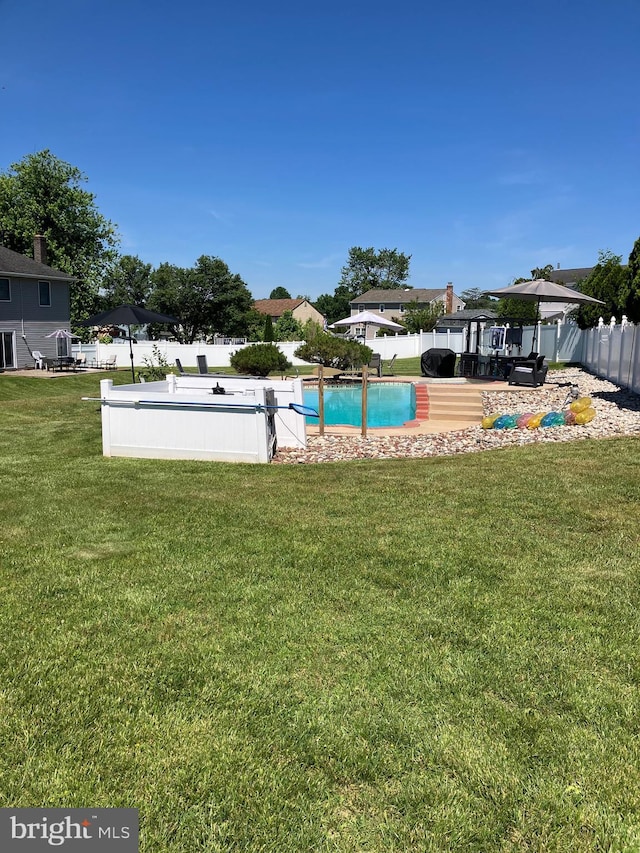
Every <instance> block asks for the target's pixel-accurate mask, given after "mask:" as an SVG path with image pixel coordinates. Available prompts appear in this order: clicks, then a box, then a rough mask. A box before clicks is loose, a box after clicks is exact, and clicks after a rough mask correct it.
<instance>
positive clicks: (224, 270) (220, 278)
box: [149, 255, 253, 343]
mask: <svg viewBox="0 0 640 853" xmlns="http://www.w3.org/2000/svg"><path fill="white" fill-rule="evenodd" d="M151 281H152V293H151V296H150V297H149V307H150V308H152V309H153V310H156V311H160V312H162V313H166V314H171V315H173V316H174V317H177V318H178V319H179V320H180V324H181V330H179V332H178V336H179V337H180V339H181V341H182V343H193V341H194V340H195V339H196V338H198V337H201V336H207V335H212V334H214V333H218V334H221V335H243V334H244V333H245V332H246V331H247V325H248V323H249V320H250V318H251V316H252V308H253V298H252V296H251V293H250V292H249V289H248V288H247V285H246V284H245V283H244V281H243V280H242V279H241V278H240V276H239V275H236V274H233V273H232V272H231V271H230V270H229V267H228V266H227V265H226V264H225V262H224V261H222V260H221V259H220V258H216V257H212V256H209V255H202V256H201V257H200V258H198V260H197V261H196V264H195V266H194V267H192V268H191V269H182V268H180V267H174V266H172V265H171V264H161V265H160V266H159V267H158V269H157V270H155V271H154V272H153V273H152V275H151Z"/></svg>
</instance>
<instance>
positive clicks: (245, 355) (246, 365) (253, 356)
mask: <svg viewBox="0 0 640 853" xmlns="http://www.w3.org/2000/svg"><path fill="white" fill-rule="evenodd" d="M230 361H231V367H233V369H234V370H235V371H236V372H237V373H248V374H250V375H251V376H268V375H269V374H270V373H271V371H278V372H279V373H284V372H285V370H288V369H289V368H290V367H291V362H290V361H287V357H286V355H285V354H284V353H283V352H280V350H279V349H278V347H277V346H276V345H275V344H252V345H251V346H248V347H243V349H241V350H238V351H237V352H234V354H233V355H232V356H231V359H230Z"/></svg>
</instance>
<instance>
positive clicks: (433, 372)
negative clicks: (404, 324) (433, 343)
mask: <svg viewBox="0 0 640 853" xmlns="http://www.w3.org/2000/svg"><path fill="white" fill-rule="evenodd" d="M420 368H421V370H422V375H423V376H434V377H437V376H441V377H451V376H453V375H454V374H455V369H456V354H455V352H454V351H453V350H451V349H437V348H433V349H428V350H427V351H426V352H423V353H422V356H421V357H420Z"/></svg>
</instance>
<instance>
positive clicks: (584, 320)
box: [575, 250, 632, 329]
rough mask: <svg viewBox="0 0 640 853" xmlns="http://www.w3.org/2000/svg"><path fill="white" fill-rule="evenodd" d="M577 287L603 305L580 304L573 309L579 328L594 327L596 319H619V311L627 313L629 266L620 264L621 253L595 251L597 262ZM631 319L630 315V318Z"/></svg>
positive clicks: (620, 314)
mask: <svg viewBox="0 0 640 853" xmlns="http://www.w3.org/2000/svg"><path fill="white" fill-rule="evenodd" d="M580 290H581V291H582V293H585V294H586V295H587V296H593V297H595V298H596V299H601V300H602V301H603V302H604V303H605V304H604V305H581V306H580V307H579V308H578V310H577V311H576V312H575V316H576V320H577V322H578V325H579V326H580V328H581V329H589V328H591V327H592V326H596V325H597V323H598V319H599V318H600V317H604V318H605V320H608V319H609V318H610V317H611V316H614V317H616V318H617V320H618V322H619V321H620V319H621V317H622V315H623V314H627V316H628V310H627V307H628V302H629V296H630V269H629V267H624V266H622V256H621V255H614V254H613V252H611V251H609V250H607V251H606V252H600V253H599V254H598V263H597V264H596V265H595V267H594V268H593V269H592V271H591V272H590V273H589V275H588V276H587V277H586V278H584V279H582V281H581V282H580ZM631 319H632V318H631Z"/></svg>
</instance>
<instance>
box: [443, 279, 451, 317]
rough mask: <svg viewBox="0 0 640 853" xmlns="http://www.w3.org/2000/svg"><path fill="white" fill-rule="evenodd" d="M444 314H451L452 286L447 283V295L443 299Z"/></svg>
mask: <svg viewBox="0 0 640 853" xmlns="http://www.w3.org/2000/svg"><path fill="white" fill-rule="evenodd" d="M444 313H445V314H453V284H452V283H451V282H450V281H448V282H447V293H446V296H445V297H444Z"/></svg>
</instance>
